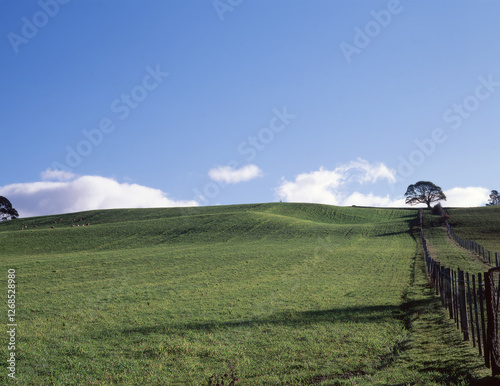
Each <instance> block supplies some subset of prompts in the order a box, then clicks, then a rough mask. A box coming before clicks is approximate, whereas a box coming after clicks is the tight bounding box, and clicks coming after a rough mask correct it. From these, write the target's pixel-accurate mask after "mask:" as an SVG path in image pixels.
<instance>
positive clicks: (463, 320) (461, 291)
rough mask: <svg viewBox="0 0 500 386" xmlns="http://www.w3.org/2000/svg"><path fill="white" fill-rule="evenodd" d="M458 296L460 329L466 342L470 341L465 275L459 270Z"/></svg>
mask: <svg viewBox="0 0 500 386" xmlns="http://www.w3.org/2000/svg"><path fill="white" fill-rule="evenodd" d="M458 296H459V302H460V327H461V329H462V333H463V335H464V340H469V329H468V323H467V306H466V304H467V302H466V299H465V275H464V271H462V270H461V269H460V268H459V269H458Z"/></svg>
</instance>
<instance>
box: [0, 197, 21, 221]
mask: <svg viewBox="0 0 500 386" xmlns="http://www.w3.org/2000/svg"><path fill="white" fill-rule="evenodd" d="M18 217H19V213H17V210H15V209H14V208H13V207H12V204H11V203H10V201H9V200H8V199H7V198H5V197H3V196H0V221H5V220H13V219H15V218H18Z"/></svg>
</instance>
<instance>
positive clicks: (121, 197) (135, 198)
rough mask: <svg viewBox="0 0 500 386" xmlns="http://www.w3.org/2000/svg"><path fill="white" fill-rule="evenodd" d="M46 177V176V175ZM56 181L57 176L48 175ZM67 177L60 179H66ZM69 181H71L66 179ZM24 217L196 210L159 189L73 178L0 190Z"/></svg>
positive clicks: (95, 179)
mask: <svg viewBox="0 0 500 386" xmlns="http://www.w3.org/2000/svg"><path fill="white" fill-rule="evenodd" d="M44 173H45V172H44ZM48 175H49V176H51V177H52V178H55V177H57V176H58V175H57V174H52V173H48ZM63 176H64V175H59V177H63ZM65 178H69V176H67V175H66V177H65ZM0 195H1V196H5V197H7V198H8V199H9V201H10V202H11V203H12V205H13V206H14V207H15V208H16V209H17V211H18V212H19V214H20V216H21V217H31V216H39V215H47V214H59V213H68V212H78V211H84V210H91V209H114V208H156V207H179V206H195V205H198V203H197V202H196V201H176V200H172V199H170V198H168V197H167V195H166V194H165V193H164V192H162V191H161V190H159V189H153V188H150V187H147V186H142V185H138V184H129V183H119V182H117V181H115V180H113V179H111V178H106V177H100V176H81V177H76V176H73V179H72V180H71V181H59V182H55V181H41V182H31V183H19V184H11V185H6V186H3V187H0Z"/></svg>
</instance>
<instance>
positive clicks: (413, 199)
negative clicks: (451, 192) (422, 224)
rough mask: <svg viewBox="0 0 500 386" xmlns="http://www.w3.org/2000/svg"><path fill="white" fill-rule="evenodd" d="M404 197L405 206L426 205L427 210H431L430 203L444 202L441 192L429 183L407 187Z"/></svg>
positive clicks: (420, 182)
mask: <svg viewBox="0 0 500 386" xmlns="http://www.w3.org/2000/svg"><path fill="white" fill-rule="evenodd" d="M405 197H406V201H405V203H406V204H410V205H416V204H427V208H431V202H435V201H440V200H445V201H446V196H445V194H444V193H443V190H442V189H441V188H440V187H439V186H437V185H435V184H433V183H432V182H430V181H419V182H417V183H416V184H414V185H410V186H408V189H407V190H406V193H405Z"/></svg>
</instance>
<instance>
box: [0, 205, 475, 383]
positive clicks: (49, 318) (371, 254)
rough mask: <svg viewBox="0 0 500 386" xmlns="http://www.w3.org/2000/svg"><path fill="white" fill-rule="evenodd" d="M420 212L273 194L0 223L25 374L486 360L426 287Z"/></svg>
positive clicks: (445, 373)
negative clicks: (294, 200) (289, 200)
mask: <svg viewBox="0 0 500 386" xmlns="http://www.w3.org/2000/svg"><path fill="white" fill-rule="evenodd" d="M61 219H62V221H59V220H61ZM80 219H81V220H80ZM73 220H76V221H73ZM415 220H416V211H415V210H402V209H371V208H340V207H333V206H327V205H313V204H285V203H280V204H258V205H238V206H219V207H203V208H191V209H134V210H108V211H90V212H83V213H76V214H69V215H61V216H47V217H40V218H30V219H19V220H15V221H11V222H8V223H3V224H0V256H1V262H0V269H1V270H2V271H3V272H4V273H5V275H4V276H5V277H7V270H8V269H11V268H14V269H15V270H16V278H17V298H16V299H17V323H18V330H17V339H18V345H17V351H16V355H17V359H18V361H17V369H18V371H17V374H16V375H17V377H18V379H19V383H20V384H32V385H46V384H47V385H48V384H74V385H82V384H89V385H91V384H99V385H101V384H104V385H105V384H130V385H135V384H152V385H207V384H210V377H212V381H215V380H217V379H218V380H222V379H225V384H228V383H229V381H230V380H231V379H233V378H235V377H237V378H238V383H237V384H238V385H260V384H262V385H263V384H267V385H269V384H282V385H285V384H293V385H295V384H343V383H345V384H351V383H352V382H355V383H357V384H372V383H375V384H405V383H411V384H415V383H417V384H433V383H436V384H439V383H440V382H450V381H457V380H459V379H464V377H465V376H466V375H467V374H469V373H475V374H476V373H477V374H480V373H481V370H480V369H479V366H480V364H481V361H480V358H476V357H473V356H472V354H471V351H470V350H469V348H468V347H467V346H466V345H464V344H463V343H461V342H460V339H458V340H456V341H455V340H454V339H455V338H456V337H457V336H458V337H459V335H458V333H457V334H455V335H454V329H453V325H452V324H450V323H447V321H446V318H445V314H444V313H441V311H439V310H438V307H436V299H435V296H433V294H432V292H430V291H429V290H428V288H426V284H425V283H426V279H425V274H423V272H422V270H421V268H422V266H423V264H422V261H421V255H420V252H419V248H418V245H417V241H416V239H415V237H414V234H413V233H412V227H413V226H414V225H415ZM54 221H56V222H57V223H56V224H54ZM87 223H90V224H91V225H90V226H88V227H71V225H72V224H78V225H80V224H87ZM24 225H27V226H28V228H27V229H25V230H22V231H21V230H20V229H21V226H24ZM34 225H37V227H38V228H36V229H35V228H34ZM51 226H54V227H55V229H51ZM6 285H7V283H6V280H5V289H6ZM6 314H7V312H5V315H6ZM415 315H422V316H421V317H420V316H415ZM424 316H426V317H425V318H424ZM426 318H427V319H426ZM5 319H6V316H5ZM433 326H434V327H433ZM438 328H439V329H442V330H443V331H445V332H446V334H444V333H443V334H437V335H436V330H437V329H438ZM448 334H449V336H448ZM431 342H432V344H431ZM450 342H453V343H450ZM426 344H428V345H429V344H430V346H428V348H430V350H427V349H426V346H425V345H426ZM450 345H451V346H450ZM432 347H434V348H432ZM436 347H440V350H441V351H439V350H438V349H437V348H436ZM0 349H1V350H2V351H1V352H2V355H4V357H6V355H7V348H6V345H4V346H2V347H0ZM436 361H437V362H436ZM448 361H449V362H448ZM214 374H215V375H216V376H215V377H213V375H214ZM225 374H227V376H225ZM481 374H482V373H481ZM224 376H225V378H224Z"/></svg>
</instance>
